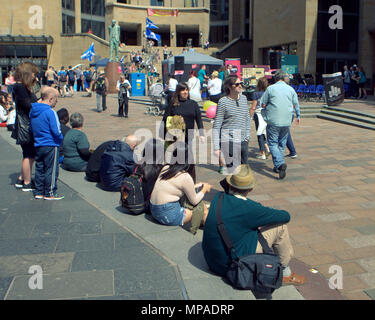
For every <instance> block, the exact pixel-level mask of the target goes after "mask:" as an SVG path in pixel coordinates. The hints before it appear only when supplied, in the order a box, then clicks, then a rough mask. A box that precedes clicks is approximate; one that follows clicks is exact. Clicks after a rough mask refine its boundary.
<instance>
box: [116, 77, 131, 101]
mask: <svg viewBox="0 0 375 320" xmlns="http://www.w3.org/2000/svg"><path fill="white" fill-rule="evenodd" d="M124 83H126V84H128V86H129V87H130V82H129V81H128V80H126V79H125V81H124ZM120 84H121V82H120V80H117V85H116V88H117V89H120ZM129 91H130V90H129V89H128V90H127V92H126V93H127V96H128V98H129V97H130V94H129Z"/></svg>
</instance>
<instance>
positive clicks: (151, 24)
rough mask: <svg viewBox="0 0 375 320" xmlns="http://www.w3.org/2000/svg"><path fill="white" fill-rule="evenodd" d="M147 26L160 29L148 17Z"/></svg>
mask: <svg viewBox="0 0 375 320" xmlns="http://www.w3.org/2000/svg"><path fill="white" fill-rule="evenodd" d="M146 28H148V29H159V27H158V26H156V25H155V24H154V23H153V22H152V21H151V20H150V19H149V18H147V17H146Z"/></svg>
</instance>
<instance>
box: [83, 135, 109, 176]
mask: <svg viewBox="0 0 375 320" xmlns="http://www.w3.org/2000/svg"><path fill="white" fill-rule="evenodd" d="M114 143H115V141H114V140H110V141H106V142H103V143H102V144H101V145H100V146H99V147H97V148H96V149H95V151H94V152H93V154H92V155H91V157H90V159H89V162H88V164H87V168H86V179H87V180H88V181H91V182H100V174H99V170H100V165H101V163H102V155H103V154H104V152H105V151H106V150H107V149H108V147H110V146H113V144H114Z"/></svg>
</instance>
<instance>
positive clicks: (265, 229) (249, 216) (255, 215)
mask: <svg viewBox="0 0 375 320" xmlns="http://www.w3.org/2000/svg"><path fill="white" fill-rule="evenodd" d="M255 184H256V181H255V178H254V176H253V174H252V171H251V169H250V167H249V166H248V165H245V164H243V165H240V166H239V167H238V168H237V170H236V174H234V175H230V176H228V177H227V178H226V179H225V180H223V181H222V182H221V185H222V186H223V187H224V190H225V194H224V198H223V203H222V219H223V222H224V224H225V228H226V230H227V232H228V234H229V237H230V238H231V239H232V242H233V244H234V247H235V250H236V253H237V255H238V256H239V257H241V256H244V255H249V254H254V253H262V252H263V251H262V247H261V245H260V244H259V242H258V233H259V232H262V235H263V236H264V238H265V239H266V241H267V243H268V245H269V247H271V248H273V250H274V252H275V253H276V254H278V255H279V256H280V261H281V264H282V266H283V284H285V285H286V284H293V285H301V284H303V283H305V281H306V279H305V277H303V276H299V275H296V274H295V273H293V272H292V271H291V270H290V268H289V266H288V264H289V261H290V259H291V258H292V256H293V248H292V245H291V243H290V239H289V233H288V228H287V226H286V224H287V223H288V222H289V221H290V215H289V213H288V212H287V211H284V210H276V209H273V208H268V207H264V206H262V205H261V204H260V203H258V202H255V201H253V200H250V199H248V198H246V197H247V196H248V194H249V193H250V192H251V191H252V190H253V188H254V186H255ZM219 195H220V192H219V193H218V194H217V195H216V196H215V198H214V200H213V201H212V202H211V205H210V211H209V213H208V216H207V220H206V222H205V225H204V232H203V241H202V249H203V253H204V257H205V259H206V262H207V264H208V266H209V268H210V270H211V271H212V272H214V273H216V274H218V275H220V276H225V275H226V272H227V269H228V267H229V265H230V262H231V260H230V258H229V255H228V254H227V250H226V248H225V246H224V243H223V241H222V239H221V237H220V234H219V232H218V229H217V222H216V206H217V203H218V199H219ZM258 229H260V231H259V230H258Z"/></svg>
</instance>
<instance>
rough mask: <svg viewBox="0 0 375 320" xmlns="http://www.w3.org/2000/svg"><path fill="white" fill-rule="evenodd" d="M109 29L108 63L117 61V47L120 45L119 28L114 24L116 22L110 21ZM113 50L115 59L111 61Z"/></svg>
mask: <svg viewBox="0 0 375 320" xmlns="http://www.w3.org/2000/svg"><path fill="white" fill-rule="evenodd" d="M108 29H109V50H110V58H109V61H119V56H118V47H119V45H120V26H119V25H117V24H116V20H112V24H111V25H110V26H109V27H108ZM113 49H115V53H116V54H115V59H113Z"/></svg>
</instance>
